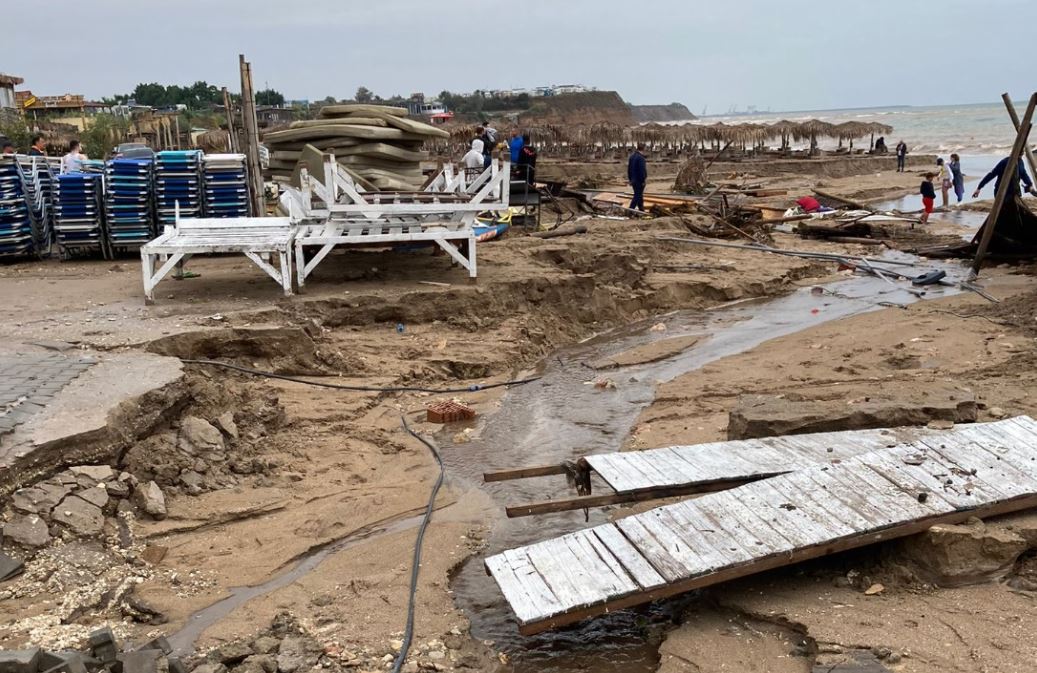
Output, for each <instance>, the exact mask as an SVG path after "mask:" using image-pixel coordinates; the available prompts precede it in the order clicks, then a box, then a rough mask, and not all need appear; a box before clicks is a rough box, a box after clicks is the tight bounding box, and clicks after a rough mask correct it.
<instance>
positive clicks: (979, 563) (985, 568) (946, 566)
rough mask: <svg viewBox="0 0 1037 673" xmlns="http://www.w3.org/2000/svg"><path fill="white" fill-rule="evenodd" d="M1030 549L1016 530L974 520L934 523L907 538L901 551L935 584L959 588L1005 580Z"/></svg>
mask: <svg viewBox="0 0 1037 673" xmlns="http://www.w3.org/2000/svg"><path fill="white" fill-rule="evenodd" d="M1028 548H1029V545H1028V544H1027V542H1026V540H1025V539H1023V538H1022V537H1021V536H1019V535H1017V534H1016V533H1014V532H1012V531H1009V530H1003V529H1000V528H996V527H993V526H986V525H985V524H984V523H983V522H982V521H979V520H978V519H974V520H972V521H970V522H968V523H965V524H960V525H947V524H940V525H936V526H933V527H932V528H930V529H929V530H928V531H926V532H924V533H921V534H919V535H916V536H913V537H910V538H907V539H905V540H904V541H903V542H902V543H901V545H900V549H899V551H900V554H902V556H903V558H904V560H906V561H908V562H909V563H910V564H911V565H912V566H914V567H916V568H917V569H918V570H919V571H920V573H921V574H922V575H923V576H924V577H925V578H926V579H928V580H929V581H931V582H932V583H933V584H936V585H938V586H943V587H957V586H964V585H968V584H979V583H983V582H990V581H993V580H998V579H1001V578H1002V577H1004V576H1005V575H1007V574H1008V572H1009V571H1010V570H1011V569H1012V566H1013V565H1015V562H1016V560H1017V559H1018V558H1019V556H1021V555H1022V554H1023V552H1025V551H1026V550H1027V549H1028Z"/></svg>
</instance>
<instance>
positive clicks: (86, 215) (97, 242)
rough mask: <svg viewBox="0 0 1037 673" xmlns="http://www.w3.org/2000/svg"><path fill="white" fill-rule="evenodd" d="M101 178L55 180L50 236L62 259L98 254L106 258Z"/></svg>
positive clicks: (78, 175)
mask: <svg viewBox="0 0 1037 673" xmlns="http://www.w3.org/2000/svg"><path fill="white" fill-rule="evenodd" d="M103 178H104V176H103V174H101V173H82V172H75V173H65V174H64V175H59V176H58V179H57V185H58V186H57V192H56V198H55V201H54V233H55V234H56V236H57V241H58V247H59V249H60V250H61V255H62V257H63V258H65V259H68V258H69V257H71V256H72V255H75V254H81V253H86V254H88V253H91V252H95V251H96V252H100V253H101V254H102V255H104V256H105V257H110V256H111V255H110V250H109V248H108V241H107V237H106V235H105V231H104V208H103V204H102V201H103V194H104V179H103Z"/></svg>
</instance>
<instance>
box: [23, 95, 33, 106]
mask: <svg viewBox="0 0 1037 673" xmlns="http://www.w3.org/2000/svg"><path fill="white" fill-rule="evenodd" d="M35 102H36V96H29V97H28V98H26V99H25V104H24V105H22V107H32V104H33V103H35Z"/></svg>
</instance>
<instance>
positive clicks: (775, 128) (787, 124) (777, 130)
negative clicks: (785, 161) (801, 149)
mask: <svg viewBox="0 0 1037 673" xmlns="http://www.w3.org/2000/svg"><path fill="white" fill-rule="evenodd" d="M797 126H799V124H797V123H796V122H792V121H789V120H788V119H782V120H779V121H776V122H774V123H773V124H771V126H770V128H771V131H772V132H773V133H774V136H772V137H780V138H781V149H782V150H787V149H788V148H789V145H790V144H791V143H790V142H789V141H790V139H791V137H792V134H793V132H795V130H796V127H797Z"/></svg>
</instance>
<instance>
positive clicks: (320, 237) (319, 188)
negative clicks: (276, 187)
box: [286, 154, 511, 291]
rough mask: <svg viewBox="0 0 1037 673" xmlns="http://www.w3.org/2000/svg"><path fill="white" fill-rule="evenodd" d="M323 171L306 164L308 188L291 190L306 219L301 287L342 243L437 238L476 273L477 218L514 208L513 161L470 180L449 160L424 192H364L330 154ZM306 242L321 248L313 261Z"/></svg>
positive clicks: (300, 236)
mask: <svg viewBox="0 0 1037 673" xmlns="http://www.w3.org/2000/svg"><path fill="white" fill-rule="evenodd" d="M323 169H324V175H323V178H324V179H323V181H321V180H317V179H316V178H315V177H314V176H313V175H310V173H309V172H308V171H307V170H306V169H303V170H302V171H301V175H300V178H301V189H298V190H296V189H288V190H287V192H286V193H287V194H288V195H289V203H290V204H294V205H292V206H291V208H292V210H293V211H296V212H301V213H302V218H303V222H302V223H300V226H299V230H298V233H297V235H296V237H295V258H296V259H295V263H296V268H297V274H298V284H299V290H300V291H302V289H303V287H304V286H305V284H306V278H307V277H308V276H309V275H310V274H311V273H313V271H314V270H315V269H316V268H317V266H318V265H319V264H320V263H321V262H322V261H324V259H325V258H326V257H327V256H328V254H329V253H330V252H331V251H332V250H333V249H334V248H335V247H336V246H339V245H372V244H387V243H414V242H425V241H431V242H434V243H435V244H436V245H438V246H439V247H440V248H442V249H443V250H444V251H445V252H446V253H447V254H448V255H450V257H451V258H452V259H453V260H454V262H456V263H457V264H460V265H461V266H463V267H464V268H465V269H467V270H468V274H469V276H470V277H471V278H476V277H477V275H478V262H477V257H476V243H477V237H476V234H475V230H474V226H475V223H476V216H477V215H478V214H479V213H481V212H485V211H491V212H501V211H507V210H508V198H509V190H510V187H511V183H510V175H511V166H510V163H509V162H508V161H506V160H504V161H497V160H494V161H492V162H491V163H490V166H489V167H488V168H486V169H485V170H484V171H482V172H481V173H480V174H479V175H478V176H477V177H475V178H474V179H473V180H471V181H470V182H469V181H468V179H467V176H466V175H465V172H464V171H463V170H461V171H459V172H457V173H455V172H454V168H453V166H451V165H449V164H448V165H446V166H444V168H443V171H442V172H440V173H439V175H437V176H436V177H435V178H434V179H433V180H431V181H430V182H429V183H428V185H427V186H426V187H425V188H424V190H422V191H420V192H381V191H379V192H367V191H364V190H363V188H362V187H361V186H360V185H358V184H357V183H356V181H354V180H353V178H352V176H350V175H349V173H348V172H347V171H346V170H344V169H343V167H342V166H340V165H339V164H338V163H337V162H336V161H335V157H334V155H333V154H327V155H325V159H324V165H323ZM315 202H316V205H315ZM308 222H312V223H308ZM306 247H319V248H320V249H319V250H318V251H317V253H316V254H315V255H314V256H313V257H312V258H311V259H310V260H309V261H308V262H307V261H306V258H305V253H304V249H305V248H306Z"/></svg>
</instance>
